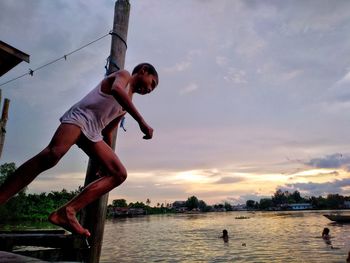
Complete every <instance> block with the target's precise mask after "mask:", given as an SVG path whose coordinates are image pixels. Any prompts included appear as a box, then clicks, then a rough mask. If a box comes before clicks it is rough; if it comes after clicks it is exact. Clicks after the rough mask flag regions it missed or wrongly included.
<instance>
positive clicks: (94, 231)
mask: <svg viewBox="0 0 350 263" xmlns="http://www.w3.org/2000/svg"><path fill="white" fill-rule="evenodd" d="M129 14H130V3H129V1H128V0H117V1H116V2H115V7H114V22H113V32H112V33H111V35H112V44H111V53H110V63H109V72H113V71H115V70H118V68H117V67H119V69H123V68H124V64H125V53H126V48H127V46H126V40H127V32H128V25H129ZM115 141H116V133H115V134H114V137H113V143H112V148H113V149H115ZM97 170H98V165H97V164H96V163H95V162H94V161H93V160H92V159H90V160H89V164H88V168H87V172H86V178H85V186H86V185H88V184H89V183H91V182H93V181H94V180H96V179H97V177H96V172H97ZM107 203H108V194H105V195H104V196H102V197H101V198H100V199H99V200H96V201H95V202H93V203H92V204H90V205H88V206H87V207H86V208H85V209H83V211H82V213H81V220H80V221H81V224H82V225H83V227H85V228H87V229H89V231H90V233H91V237H90V238H89V243H90V246H91V248H90V252H89V255H87V262H89V263H98V262H99V260H100V255H101V248H102V241H103V231H104V224H105V219H106V212H107Z"/></svg>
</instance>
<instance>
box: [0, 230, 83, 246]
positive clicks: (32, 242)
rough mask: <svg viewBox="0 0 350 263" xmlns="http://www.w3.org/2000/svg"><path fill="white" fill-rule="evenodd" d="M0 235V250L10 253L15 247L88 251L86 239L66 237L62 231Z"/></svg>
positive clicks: (73, 236)
mask: <svg viewBox="0 0 350 263" xmlns="http://www.w3.org/2000/svg"><path fill="white" fill-rule="evenodd" d="M4 232H5V231H2V233H0V250H4V251H12V250H13V248H14V247H15V246H38V247H50V248H61V249H68V250H72V249H88V248H89V246H88V244H87V242H86V239H85V238H84V237H81V236H76V235H67V234H65V232H64V231H63V233H62V232H60V233H55V232H52V233H50V231H40V232H38V231H17V232H15V231H14V232H11V231H9V232H5V233H4Z"/></svg>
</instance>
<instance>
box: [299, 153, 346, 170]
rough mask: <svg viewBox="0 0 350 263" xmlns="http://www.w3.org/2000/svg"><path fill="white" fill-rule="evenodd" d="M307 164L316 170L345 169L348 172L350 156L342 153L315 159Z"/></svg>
mask: <svg viewBox="0 0 350 263" xmlns="http://www.w3.org/2000/svg"><path fill="white" fill-rule="evenodd" d="M305 164H306V165H308V166H312V167H315V168H331V169H336V168H343V169H345V170H346V171H350V156H349V155H345V154H341V153H335V154H331V155H327V156H325V157H323V158H313V159H311V160H309V161H308V162H305Z"/></svg>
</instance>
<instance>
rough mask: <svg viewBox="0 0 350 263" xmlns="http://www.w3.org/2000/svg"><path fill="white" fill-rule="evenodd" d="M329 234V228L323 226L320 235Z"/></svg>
mask: <svg viewBox="0 0 350 263" xmlns="http://www.w3.org/2000/svg"><path fill="white" fill-rule="evenodd" d="M328 235H329V228H328V227H325V228H324V229H323V231H322V237H326V236H328Z"/></svg>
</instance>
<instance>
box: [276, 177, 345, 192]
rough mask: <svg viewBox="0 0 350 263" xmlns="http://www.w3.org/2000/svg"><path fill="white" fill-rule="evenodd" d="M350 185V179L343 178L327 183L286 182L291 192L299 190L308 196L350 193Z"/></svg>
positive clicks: (285, 187) (287, 188)
mask: <svg viewBox="0 0 350 263" xmlns="http://www.w3.org/2000/svg"><path fill="white" fill-rule="evenodd" d="M349 185H350V179H349V178H346V179H342V180H334V181H331V182H325V183H312V182H308V183H294V184H286V185H285V186H284V187H281V188H284V190H288V191H290V192H292V191H295V190H298V191H299V192H300V193H302V194H303V195H306V196H319V195H321V196H325V195H328V194H335V193H338V194H343V195H349V194H350V189H349V188H348V187H349Z"/></svg>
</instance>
